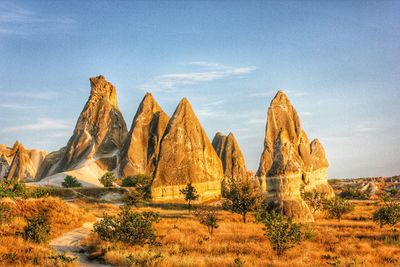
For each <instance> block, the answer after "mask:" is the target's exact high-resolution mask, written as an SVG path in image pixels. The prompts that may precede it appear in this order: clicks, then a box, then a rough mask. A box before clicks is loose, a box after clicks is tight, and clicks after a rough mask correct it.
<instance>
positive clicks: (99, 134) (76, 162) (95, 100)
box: [38, 75, 128, 179]
mask: <svg viewBox="0 0 400 267" xmlns="http://www.w3.org/2000/svg"><path fill="white" fill-rule="evenodd" d="M90 85H91V92H90V96H89V99H88V101H87V102H86V105H85V107H84V109H83V111H82V112H81V114H80V116H79V119H78V122H77V123H76V126H75V130H74V133H73V135H72V137H71V138H70V139H69V141H68V144H67V146H66V147H65V148H63V149H61V150H59V151H57V152H53V153H51V154H49V156H48V157H47V158H46V160H45V163H44V164H43V166H42V167H41V169H40V173H39V176H38V178H39V179H40V178H44V177H46V176H49V175H54V174H56V173H61V172H66V171H71V170H77V169H80V168H83V167H88V166H89V165H91V167H90V169H96V170H104V171H107V170H111V169H114V168H116V166H117V161H118V160H117V154H118V152H119V150H120V149H121V147H122V145H123V143H124V141H125V138H126V135H127V132H128V131H127V128H126V124H125V121H124V118H123V116H122V114H121V112H120V110H119V107H118V102H117V92H116V88H115V87H114V86H113V85H112V84H111V83H110V82H108V81H107V80H106V79H105V78H104V77H103V76H101V75H100V76H98V77H92V78H90ZM93 164H95V165H96V166H94V165H93ZM98 174H99V172H98V171H96V172H95V175H98ZM82 175H83V176H85V174H84V173H83V174H82ZM78 178H79V177H78Z"/></svg>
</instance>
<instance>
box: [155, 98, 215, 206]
mask: <svg viewBox="0 0 400 267" xmlns="http://www.w3.org/2000/svg"><path fill="white" fill-rule="evenodd" d="M222 178H223V168H222V163H221V160H220V159H219V157H218V155H217V153H216V152H215V150H214V148H213V147H212V145H211V142H210V140H209V139H208V137H207V134H206V133H205V131H204V129H203V127H202V126H201V124H200V122H199V120H198V118H197V117H196V115H195V113H194V111H193V109H192V107H191V105H190V103H189V101H188V100H187V99H186V98H183V99H182V100H181V102H180V103H179V105H178V107H177V108H176V110H175V112H174V115H173V116H172V118H171V120H170V121H169V123H168V126H167V129H166V131H165V133H164V136H163V138H162V140H161V147H160V153H159V159H158V164H157V169H156V172H155V175H154V179H153V183H152V188H151V191H152V197H153V199H155V200H173V199H175V200H177V199H181V198H182V196H181V195H180V192H179V190H180V189H182V188H183V187H185V186H186V185H187V184H188V183H189V182H192V184H193V186H194V187H195V188H196V190H197V192H198V193H199V194H200V197H201V198H202V199H203V200H204V199H209V198H214V197H218V196H220V194H221V181H222Z"/></svg>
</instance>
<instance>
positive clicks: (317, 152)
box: [256, 91, 334, 221]
mask: <svg viewBox="0 0 400 267" xmlns="http://www.w3.org/2000/svg"><path fill="white" fill-rule="evenodd" d="M327 168H328V161H327V159H326V157H325V152H324V150H323V148H322V145H321V144H320V143H319V142H318V140H314V141H313V142H312V143H311V144H310V142H309V140H308V137H307V135H306V133H305V132H304V130H303V129H302V128H301V125H300V119H299V116H298V114H297V112H296V110H295V109H294V107H293V106H292V104H291V103H290V101H289V99H288V98H287V96H286V94H285V93H284V92H283V91H279V92H278V93H277V94H276V96H275V98H274V99H273V100H272V102H271V105H270V107H269V109H268V121H267V127H266V134H265V141H264V151H263V153H262V155H261V160H260V166H259V169H258V172H257V174H256V175H257V177H259V179H260V180H261V184H262V187H263V190H265V191H266V192H267V196H268V197H269V198H271V199H275V200H279V201H280V203H281V205H282V206H283V207H282V208H283V210H284V211H285V212H287V213H288V215H290V216H292V217H295V218H296V219H298V220H303V221H311V220H312V215H311V213H310V211H309V209H308V207H307V205H306V204H305V203H304V201H303V200H302V199H301V195H300V189H301V187H303V186H304V188H305V190H312V189H316V190H321V191H324V192H326V193H327V194H328V196H333V194H334V193H333V189H332V188H331V187H330V186H329V185H328V182H327V174H328V173H327ZM288 205H290V207H289V206H288ZM294 214H295V215H294Z"/></svg>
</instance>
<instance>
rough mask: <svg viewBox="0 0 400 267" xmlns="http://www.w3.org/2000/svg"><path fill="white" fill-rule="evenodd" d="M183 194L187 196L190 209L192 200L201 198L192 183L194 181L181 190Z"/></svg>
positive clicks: (186, 199)
mask: <svg viewBox="0 0 400 267" xmlns="http://www.w3.org/2000/svg"><path fill="white" fill-rule="evenodd" d="M179 192H180V193H181V194H183V195H184V196H185V201H186V203H187V204H188V209H189V211H190V210H191V208H192V201H196V200H198V199H199V194H197V190H196V188H195V187H194V186H193V185H192V183H191V182H190V183H188V184H187V185H186V187H185V188H183V189H181V190H180V191H179Z"/></svg>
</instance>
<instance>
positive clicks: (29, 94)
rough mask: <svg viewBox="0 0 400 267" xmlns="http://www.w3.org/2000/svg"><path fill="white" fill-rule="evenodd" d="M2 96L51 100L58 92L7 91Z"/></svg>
mask: <svg viewBox="0 0 400 267" xmlns="http://www.w3.org/2000/svg"><path fill="white" fill-rule="evenodd" d="M3 96H8V97H16V98H32V99H40V100H52V99H55V98H57V97H58V93H57V92H56V91H51V90H48V91H38V92H32V91H25V92H24V91H14V92H9V93H4V94H3Z"/></svg>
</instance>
